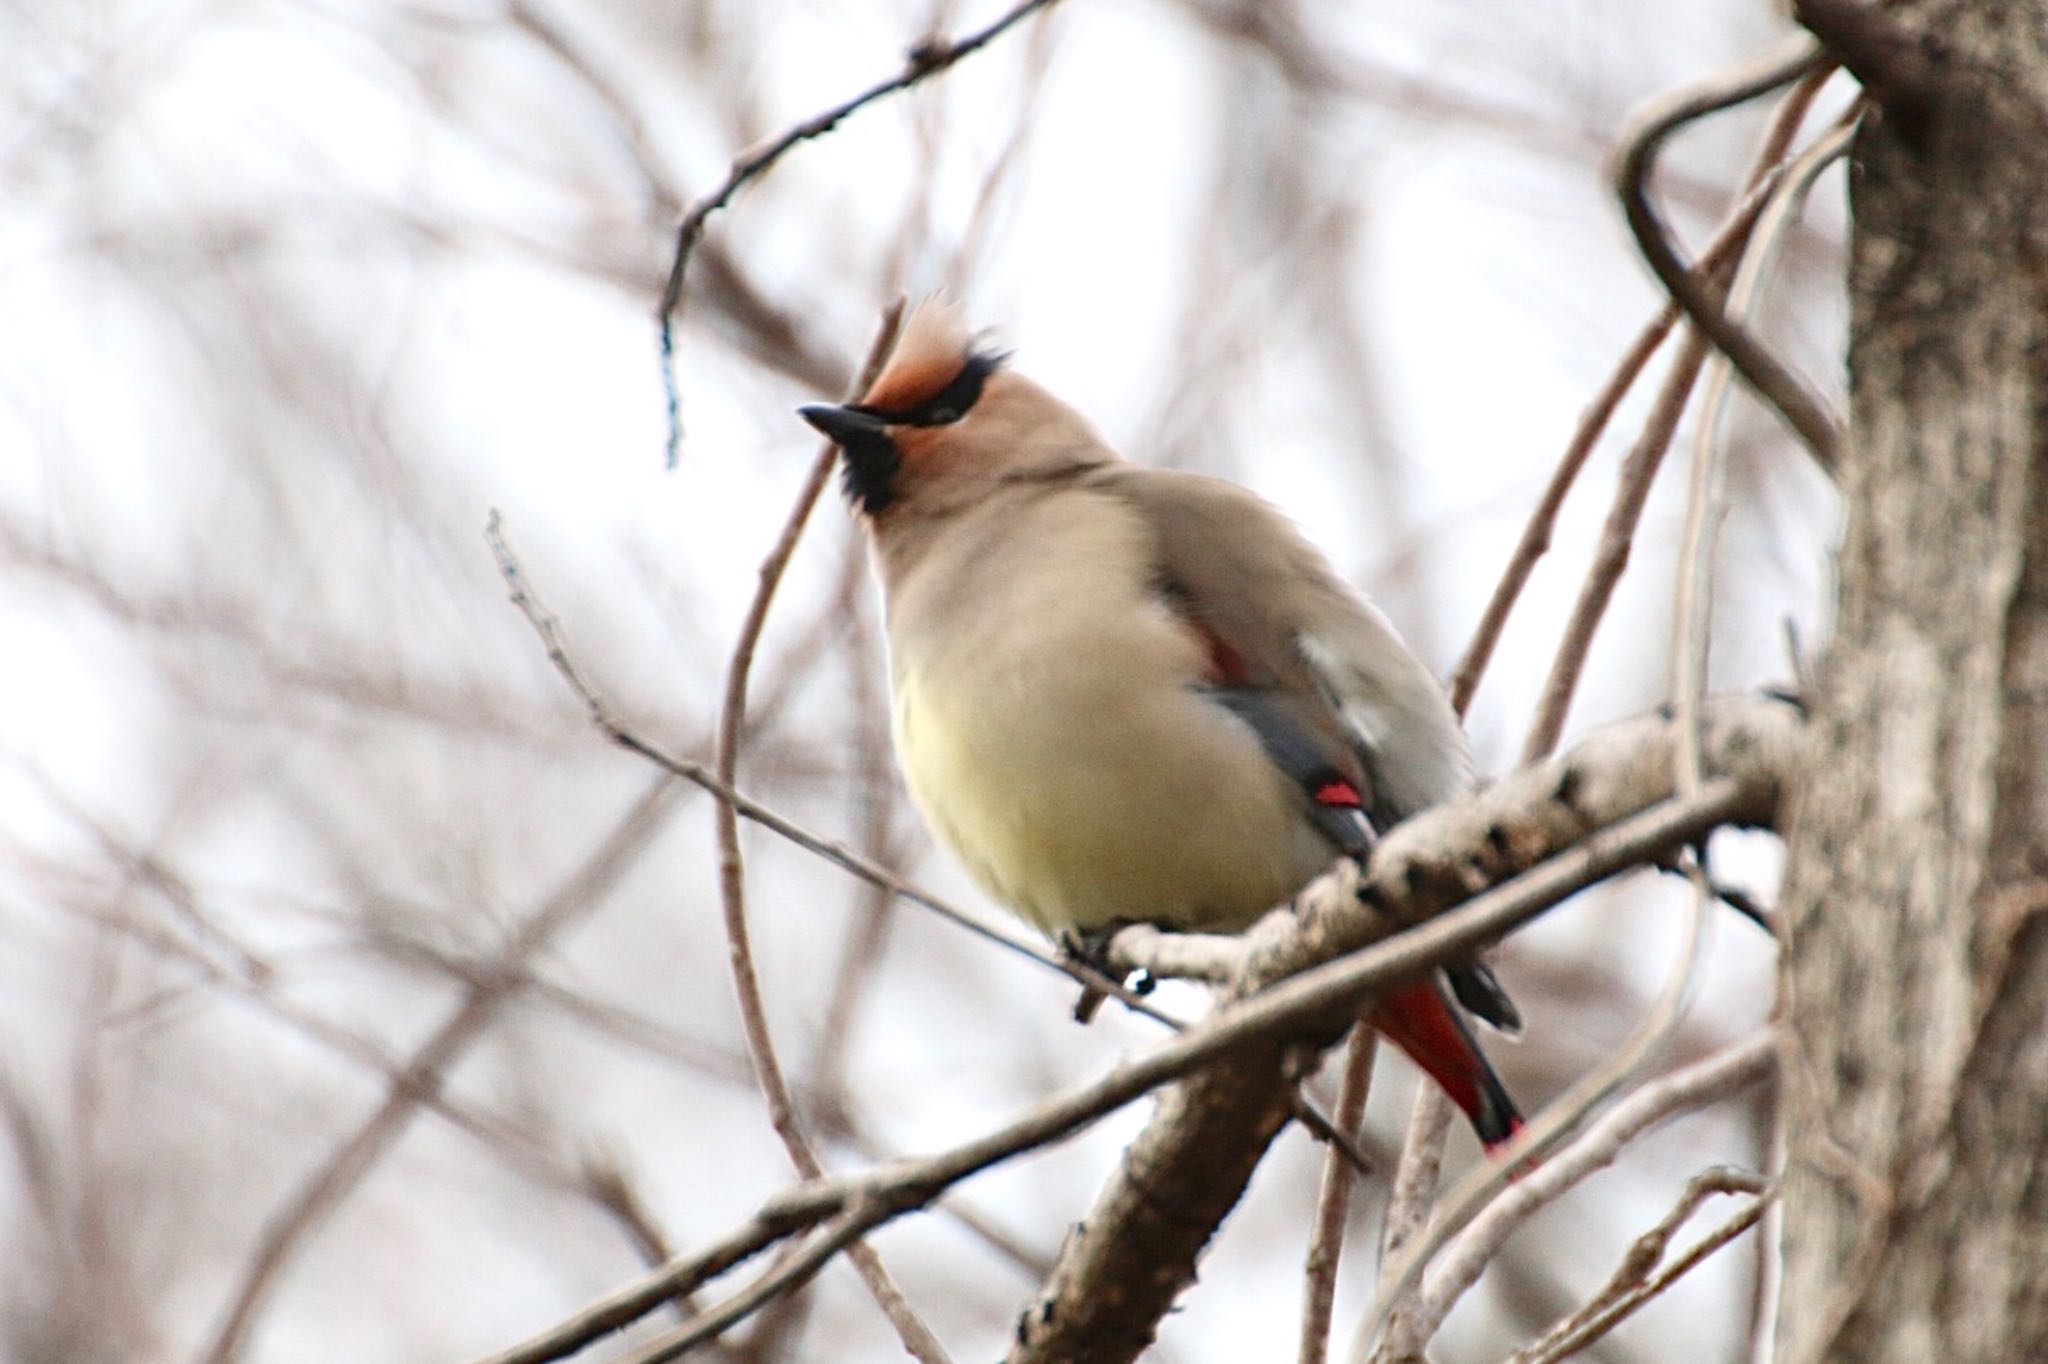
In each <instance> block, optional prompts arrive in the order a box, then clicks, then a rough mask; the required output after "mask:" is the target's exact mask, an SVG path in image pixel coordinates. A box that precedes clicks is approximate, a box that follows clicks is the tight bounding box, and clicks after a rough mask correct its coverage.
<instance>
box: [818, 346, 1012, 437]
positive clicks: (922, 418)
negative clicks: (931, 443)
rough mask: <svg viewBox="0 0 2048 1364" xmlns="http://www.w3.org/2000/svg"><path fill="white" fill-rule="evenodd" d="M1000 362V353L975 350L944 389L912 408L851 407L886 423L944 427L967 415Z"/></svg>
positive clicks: (856, 404) (859, 405) (854, 405)
mask: <svg viewBox="0 0 2048 1364" xmlns="http://www.w3.org/2000/svg"><path fill="white" fill-rule="evenodd" d="M1002 363H1003V357H1002V356H1000V355H990V354H985V353H983V352H980V351H977V352H975V353H974V354H972V355H969V356H968V357H967V363H966V364H964V365H962V366H961V367H960V372H959V373H958V374H956V375H954V376H953V378H952V379H951V380H950V381H949V382H948V383H947V384H946V386H945V387H944V388H942V389H940V390H939V391H938V392H937V393H934V394H932V396H931V397H929V398H926V399H924V400H923V401H922V402H920V403H918V404H917V405H916V406H914V407H870V406H868V405H866V404H864V403H854V404H852V410H853V411H855V412H865V413H867V414H868V415H869V416H870V417H874V418H875V419H877V420H878V421H882V422H885V423H887V424H888V425H890V426H945V425H948V424H949V423H952V422H956V421H959V420H960V419H961V418H962V417H964V416H966V415H967V412H968V409H969V408H971V407H973V406H974V404H975V403H976V402H978V401H979V400H980V398H981V388H982V385H983V384H985V383H987V382H988V376H989V375H991V374H994V373H995V372H996V370H997V369H999V368H1000V367H1001V366H1002Z"/></svg>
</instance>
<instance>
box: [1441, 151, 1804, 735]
mask: <svg viewBox="0 0 2048 1364" xmlns="http://www.w3.org/2000/svg"><path fill="white" fill-rule="evenodd" d="M1768 198H1769V194H1768V186H1763V185H1759V186H1756V187H1755V188H1753V189H1752V190H1751V191H1750V192H1749V193H1748V194H1747V195H1745V196H1744V198H1743V200H1742V203H1741V204H1739V205H1738V206H1737V207H1736V209H1735V211H1734V212H1733V213H1731V214H1729V215H1728V219H1727V221H1726V222H1724V223H1723V224H1722V225H1721V229H1720V231H1718V232H1717V233H1715V234H1714V240H1713V241H1712V243H1711V244H1709V245H1708V247H1707V249H1706V250H1705V251H1704V252H1702V253H1701V255H1700V259H1699V264H1698V265H1697V266H1695V267H1694V270H1695V272H1696V273H1699V274H1701V275H1702V276H1704V277H1706V278H1708V279H1718V278H1720V276H1721V275H1722V273H1723V272H1724V270H1725V268H1726V267H1727V265H1728V264H1729V263H1730V262H1731V261H1733V260H1734V258H1735V254H1736V252H1737V251H1739V250H1740V249H1741V247H1742V244H1743V243H1744V242H1745V241H1747V240H1748V238H1749V231H1750V228H1751V227H1752V226H1753V225H1754V224H1755V222H1756V218H1757V215H1758V214H1759V213H1761V212H1762V211H1763V207H1764V203H1765V201H1766V200H1767V199H1768ZM1677 321H1678V305H1677V304H1676V303H1673V302H1671V301H1669V300H1668V299H1667V300H1666V301H1665V303H1664V306H1663V307H1662V308H1661V309H1659V310H1658V312H1657V315H1656V316H1655V317H1653V318H1651V319H1650V321H1649V322H1648V323H1646V324H1644V326H1643V329H1642V331H1640V332H1638V333H1637V334H1636V339H1635V340H1634V341H1633V342H1631V343H1630V344H1629V348H1628V349H1627V350H1626V351H1624V352H1623V353H1622V356H1621V359H1620V360H1618V361H1616V362H1615V366H1614V372H1613V373H1612V374H1610V375H1608V377H1607V382H1606V383H1605V384H1603V385H1602V386H1601V388H1600V391H1599V392H1598V393H1596V394H1594V395H1593V401H1592V402H1591V403H1589V404H1587V407H1586V410H1585V412H1584V413H1583V414H1581V416H1580V417H1579V424H1578V426H1577V428H1576V429H1574V430H1573V432H1572V439H1571V443H1570V444H1569V445H1567V446H1566V447H1565V450H1564V454H1563V455H1562V456H1560V457H1559V459H1558V461H1557V467H1556V469H1554V470H1552V472H1551V475H1550V482H1549V483H1548V484H1546V485H1545V487H1544V489H1543V496H1542V497H1541V498H1539V499H1537V502H1536V506H1535V509H1534V510H1533V511H1531V512H1530V513H1529V520H1528V522H1527V524H1525V525H1524V526H1523V527H1522V538H1521V539H1520V540H1518V541H1516V542H1515V549H1514V553H1513V554H1511V555H1510V556H1509V557H1508V564H1507V567H1506V569H1504V570H1503V571H1502V573H1501V577H1500V581H1499V582H1498V583H1496V584H1495V585H1494V589H1493V595H1492V596H1491V597H1490V598H1488V599H1487V603H1486V610H1485V611H1484V612H1483V613H1481V615H1480V617H1479V625H1478V628H1477V629H1475V630H1474V631H1473V632H1472V642H1471V643H1470V644H1468V645H1466V646H1465V653H1464V655H1463V656H1462V657H1461V658H1459V660H1458V666H1457V667H1456V668H1455V669H1454V670H1453V671H1452V673H1451V705H1452V707H1453V708H1455V709H1456V710H1457V712H1458V714H1459V715H1460V716H1461V717H1462V716H1463V715H1464V714H1465V712H1466V711H1467V710H1468V709H1469V708H1470V707H1471V705H1472V695H1473V693H1474V692H1476V691H1478V690H1479V679H1480V678H1481V676H1483V675H1484V674H1485V672H1486V665H1487V664H1488V663H1490V662H1491V661H1492V660H1493V651H1494V649H1495V648H1496V647H1497V646H1498V645H1499V643H1500V637H1501V634H1502V632H1503V631H1504V630H1505V629H1506V627H1507V622H1508V615H1509V613H1510V612H1512V611H1513V610H1514V608H1515V603H1516V602H1517V601H1518V600H1519V599H1520V598H1521V595H1522V589H1523V588H1524V587H1525V586H1527V585H1528V582H1529V576H1530V575H1531V574H1532V573H1534V572H1535V571H1536V562H1537V560H1539V559H1541V558H1542V557H1543V556H1544V555H1545V554H1546V553H1548V552H1549V550H1550V538H1551V535H1552V534H1553V533H1554V532H1555V531H1556V529H1557V516H1558V512H1559V511H1560V510H1562V508H1563V506H1564V499H1565V495H1566V494H1567V493H1569V492H1570V491H1571V489H1572V485H1573V484H1574V483H1576V482H1577V481H1578V477H1579V473H1580V471H1581V470H1583V469H1584V468H1585V467H1586V461H1587V460H1588V459H1589V458H1590V457H1591V456H1592V453H1593V449H1594V447H1595V446H1596V445H1597V444H1598V443H1599V440H1600V437H1601V435H1602V433H1604V432H1605V431H1606V430H1607V424H1608V422H1609V421H1611V420H1612V419H1613V417H1614V412H1615V409H1616V408H1618V407H1620V406H1621V400H1622V399H1623V398H1624V397H1626V396H1628V391H1629V390H1630V389H1631V388H1633V387H1634V386H1635V382H1636V380H1637V379H1638V378H1639V377H1641V375H1642V372H1643V370H1644V368H1645V367H1646V366H1647V365H1648V364H1649V363H1650V357H1651V356H1652V355H1654V354H1656V351H1657V347H1658V346H1660V345H1662V344H1663V342H1664V338H1665V337H1666V336H1668V335H1670V334H1671V328H1672V327H1673V326H1674V325H1675V324H1676V323H1677Z"/></svg>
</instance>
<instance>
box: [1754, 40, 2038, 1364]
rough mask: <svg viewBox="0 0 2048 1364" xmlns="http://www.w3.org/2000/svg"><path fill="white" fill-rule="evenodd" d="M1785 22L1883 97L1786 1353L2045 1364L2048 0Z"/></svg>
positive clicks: (1799, 1000)
mask: <svg viewBox="0 0 2048 1364" xmlns="http://www.w3.org/2000/svg"><path fill="white" fill-rule="evenodd" d="M1801 14H1802V17H1804V18H1805V19H1806V20H1807V22H1808V23H1809V24H1810V25H1811V26H1812V27H1813V28H1814V29H1815V31H1816V32H1818V33H1820V35H1821V36H1822V37H1823V39H1824V40H1827V41H1828V42H1829V43H1830V45H1831V46H1832V47H1834V49H1835V50H1836V51H1837V52H1838V53H1839V54H1840V55H1842V56H1843V57H1844V58H1845V60H1847V61H1848V63H1849V65H1850V66H1851V67H1852V69H1855V70H1856V74H1858V75H1859V76H1860V77H1861V78H1863V80H1864V82H1865V85H1866V86H1867V87H1868V88H1869V89H1870V90H1871V91H1873V92H1874V93H1876V94H1877V95H1878V96H1879V97H1880V98H1881V99H1882V100H1883V101H1884V105H1885V110H1884V113H1883V114H1882V116H1880V117H1878V118H1876V119H1874V120H1873V121H1871V122H1870V123H1869V124H1867V126H1866V128H1865V130H1864V132H1863V133H1862V134H1861V135H1860V136H1859V139H1858V143H1857V148H1856V157H1855V169H1854V174H1853V178H1852V190H1851V193H1852V207H1853V216H1854V223H1855V227H1854V246H1853V258H1852V266H1851V279H1850V289H1851V295H1852V299H1851V307H1852V323H1851V326H1852V333H1851V343H1850V371H1851V388H1852V410H1851V421H1850V427H1851V434H1850V440H1849V442H1848V447H1847V449H1846V451H1845V462H1844V464H1843V467H1842V470H1841V476H1842V488H1843V495H1844V499H1845V516H1846V526H1845V538H1844V542H1843V545H1842V549H1841V554H1840V585H1839V591H1840V608H1839V614H1838V623H1837V626H1836V631H1835V636H1834V639H1833V641H1832V643H1831V645H1830V647H1829V653H1828V658H1827V660H1826V664H1825V667H1824V669H1823V674H1822V679H1821V686H1820V695H1819V697H1818V698H1817V701H1816V706H1815V715H1814V725H1815V735H1814V738H1815V741H1816V748H1815V756H1814V761H1813V766H1812V767H1811V768H1810V769H1809V773H1808V777H1807V779H1806V780H1805V782H1804V783H1802V784H1801V786H1800V789H1799V790H1798V791H1796V792H1795V794H1794V797H1793V805H1792V811H1791V836H1790V865H1789V870H1788V883H1787V888H1786V891H1785V896H1784V917H1785V923H1786V927H1787V930H1788V939H1787V948H1786V951H1785V954H1784V958H1783V985H1784V990H1785V999H1786V1001H1787V1006H1788V1009H1789V1013H1790V1021H1791V1024H1792V1027H1791V1040H1790V1042H1789V1044H1788V1055H1787V1056H1786V1057H1785V1063H1786V1064H1785V1066H1784V1069H1783V1071H1782V1072H1781V1074H1782V1075H1783V1078H1784V1086H1785V1087H1784V1096H1785V1101H1784V1104H1783V1106H1782V1112H1783V1115H1784V1120H1785V1122H1786V1123H1787V1132H1786V1135H1787V1142H1788V1162H1789V1164H1788V1170H1787V1174H1786V1182H1785V1223H1784V1257H1785V1259H1784V1275H1783V1288H1782V1293H1781V1299H1780V1305H1779V1313H1778V1344H1779V1358H1780V1359H1781V1360H1784V1361H1786V1364H1806V1362H1807V1361H1817V1360H1844V1361H1847V1360H1854V1361H1858V1364H1867V1362H1871V1361H1887V1360H1899V1361H1906V1360H1911V1361H1915V1362H1916V1364H1918V1362H1920V1361H1926V1360H1932V1359H1940V1360H1943V1361H1969V1360H1987V1361H1989V1360H1998V1361H2005V1360H2016V1359H2048V1166H2044V1164H2043V1160H2042V1156H2043V1147H2044V1144H2048V1143H2044V1137H2048V916H2044V915H2043V914H2042V913H2041V912H2040V911H2041V910H2042V909H2043V908H2044V907H2048V478H2044V476H2043V475H2044V469H2048V466H2044V460H2048V439H2044V433H2048V253H2044V245H2048V119H2044V117H2043V111H2044V109H2048V11H2044V10H2043V8H2042V6H2040V5H2039V4H2038V3H2033V2H2032V0H2028V3H2014V2H2013V0H1917V2H1914V3H1900V4H1891V5H1884V6H1880V7H1867V6H1852V5H1845V4H1838V3H1833V2H1832V0H1829V3H1808V4H1803V5H1802V6H1801Z"/></svg>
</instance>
